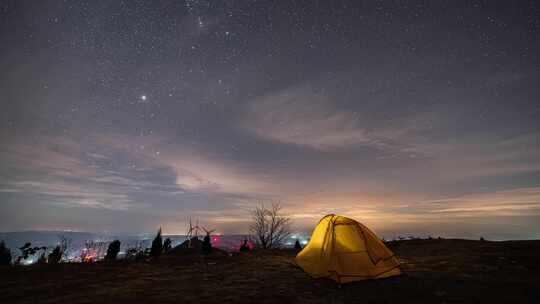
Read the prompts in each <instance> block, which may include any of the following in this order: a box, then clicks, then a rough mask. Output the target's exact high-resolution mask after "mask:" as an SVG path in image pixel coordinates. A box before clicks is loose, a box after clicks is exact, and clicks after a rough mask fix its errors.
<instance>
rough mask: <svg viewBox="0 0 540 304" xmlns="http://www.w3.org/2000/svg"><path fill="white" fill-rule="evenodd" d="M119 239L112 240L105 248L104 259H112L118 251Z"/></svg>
mask: <svg viewBox="0 0 540 304" xmlns="http://www.w3.org/2000/svg"><path fill="white" fill-rule="evenodd" d="M120 244H121V243H120V241H119V240H114V241H112V242H111V243H110V244H109V247H108V248H107V254H105V261H114V260H116V257H117V256H118V253H119V252H120Z"/></svg>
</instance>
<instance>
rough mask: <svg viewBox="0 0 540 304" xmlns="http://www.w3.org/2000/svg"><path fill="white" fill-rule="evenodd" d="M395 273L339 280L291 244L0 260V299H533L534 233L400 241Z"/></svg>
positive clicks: (537, 273) (538, 271) (536, 298)
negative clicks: (149, 258) (92, 258)
mask: <svg viewBox="0 0 540 304" xmlns="http://www.w3.org/2000/svg"><path fill="white" fill-rule="evenodd" d="M389 247H390V248H391V249H392V250H393V251H394V252H395V253H396V254H397V255H398V256H399V258H400V259H401V261H402V269H403V270H404V273H405V274H404V275H403V276H401V277H394V278H388V279H382V280H372V281H362V282H355V283H349V284H345V285H342V286H338V285H337V284H336V283H334V282H332V281H329V280H315V279H312V278H310V277H309V276H308V275H307V274H305V273H304V272H303V271H302V270H301V269H299V268H298V267H296V266H295V265H294V255H295V253H294V252H292V251H275V252H265V253H262V252H259V253H251V254H242V255H233V256H228V255H214V256H211V257H208V258H205V259H204V258H202V257H200V256H164V257H162V258H161V259H160V260H159V261H156V262H147V263H123V262H118V263H114V264H104V263H94V264H63V265H57V266H47V265H45V266H31V267H16V268H14V267H11V268H2V269H0V303H33V304H34V303H254V302H257V303H540V290H539V289H540V285H539V283H538V282H540V263H539V261H538V259H539V256H540V241H512V242H487V241H486V242H481V241H467V240H439V239H433V240H406V241H396V242H391V243H390V244H389Z"/></svg>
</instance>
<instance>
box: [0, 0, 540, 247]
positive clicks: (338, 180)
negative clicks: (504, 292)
mask: <svg viewBox="0 0 540 304" xmlns="http://www.w3.org/2000/svg"><path fill="white" fill-rule="evenodd" d="M0 67H1V71H0V105H1V109H2V110H1V111H0V231H17V230H65V229H71V230H80V231H92V232H100V231H111V232H131V233H139V232H144V231H154V230H155V229H157V227H159V226H162V227H163V229H164V232H165V233H184V232H185V225H186V220H187V218H188V217H189V216H191V217H192V218H194V219H195V218H197V219H199V220H200V221H201V223H203V224H204V225H206V226H207V227H210V228H215V229H217V231H218V232H221V233H246V232H247V231H248V227H249V211H250V210H251V209H252V208H253V207H254V206H256V205H258V204H259V203H261V202H265V203H268V202H272V201H280V202H281V203H282V204H283V206H284V211H285V212H286V213H287V214H288V215H290V216H291V217H292V219H293V221H294V229H295V231H299V232H309V231H311V229H312V227H313V225H314V224H315V223H316V222H317V220H318V219H320V217H322V216H323V215H325V214H327V213H338V214H342V215H346V216H350V217H353V218H355V219H357V220H359V221H361V222H363V223H364V224H366V225H368V226H369V227H371V228H373V229H374V230H375V231H376V232H377V233H379V234H380V235H382V236H396V235H410V234H412V235H433V236H438V235H442V236H449V237H450V236H454V237H468V238H478V237H479V236H485V237H488V238H493V239H516V238H540V83H539V79H540V5H539V3H537V2H535V1H203V0H200V1H197V0H188V1H180V0H166V1H165V0H154V1H138V0H134V1H95V0H92V1H69V0H66V1H26V0H8V1H6V0H0Z"/></svg>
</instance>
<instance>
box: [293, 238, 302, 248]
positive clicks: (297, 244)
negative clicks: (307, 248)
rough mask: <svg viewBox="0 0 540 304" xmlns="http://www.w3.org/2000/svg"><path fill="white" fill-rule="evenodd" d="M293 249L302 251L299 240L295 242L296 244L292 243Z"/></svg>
mask: <svg viewBox="0 0 540 304" xmlns="http://www.w3.org/2000/svg"><path fill="white" fill-rule="evenodd" d="M294 249H297V250H299V249H302V245H300V241H299V240H296V242H294Z"/></svg>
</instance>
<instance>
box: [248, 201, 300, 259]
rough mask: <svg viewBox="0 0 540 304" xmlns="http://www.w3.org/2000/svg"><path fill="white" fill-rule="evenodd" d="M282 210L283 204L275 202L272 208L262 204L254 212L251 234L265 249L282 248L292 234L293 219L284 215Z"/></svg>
mask: <svg viewBox="0 0 540 304" xmlns="http://www.w3.org/2000/svg"><path fill="white" fill-rule="evenodd" d="M281 210H282V206H281V204H280V203H279V202H274V203H272V206H271V207H270V208H266V207H265V206H264V204H261V205H260V206H257V207H255V210H253V211H252V218H253V224H252V225H251V232H252V233H253V235H254V236H255V239H256V242H257V244H258V245H259V246H261V247H262V248H264V249H270V248H277V247H279V246H281V245H282V244H283V242H284V241H285V239H287V238H288V237H289V236H290V234H291V232H290V228H291V219H290V218H289V217H287V216H286V215H284V214H282V212H281Z"/></svg>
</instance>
